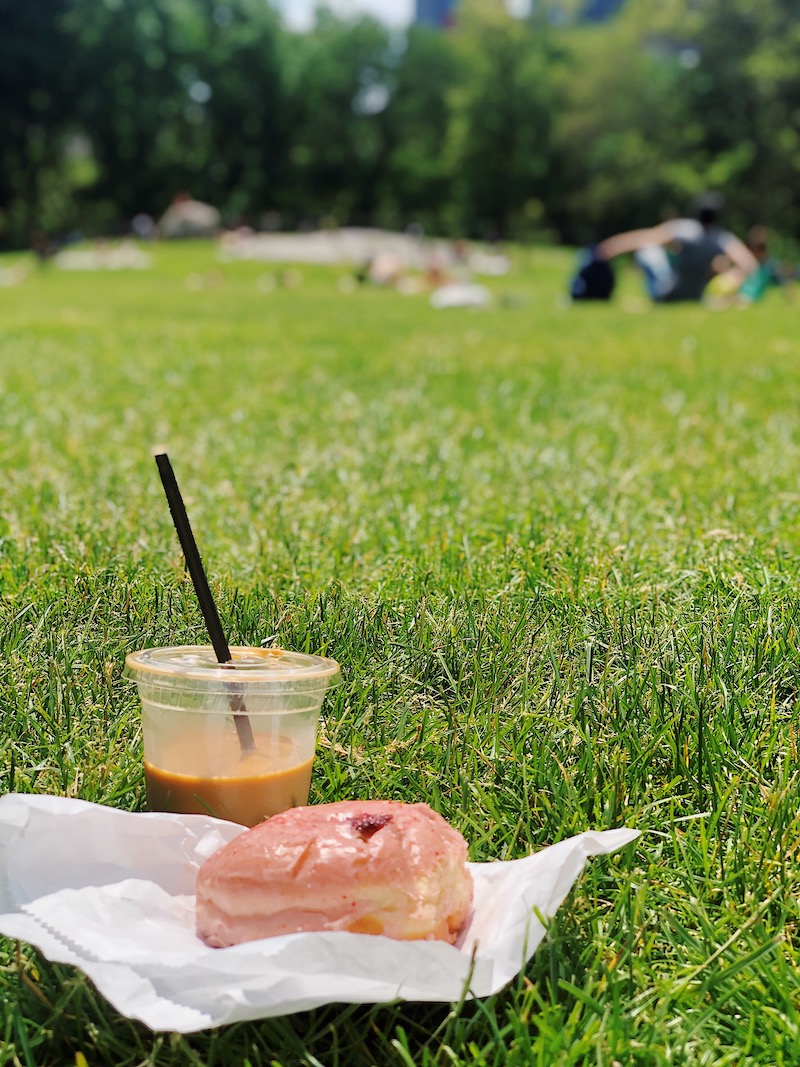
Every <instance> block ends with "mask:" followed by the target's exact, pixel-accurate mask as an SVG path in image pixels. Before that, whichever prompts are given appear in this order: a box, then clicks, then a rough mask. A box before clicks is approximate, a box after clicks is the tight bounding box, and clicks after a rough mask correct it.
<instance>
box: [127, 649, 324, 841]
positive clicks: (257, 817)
mask: <svg viewBox="0 0 800 1067" xmlns="http://www.w3.org/2000/svg"><path fill="white" fill-rule="evenodd" d="M230 651H231V656H232V661H231V664H230V665H227V664H226V665H223V664H220V663H218V662H217V659H216V657H215V655H214V650H213V648H212V647H211V646H210V645H208V646H205V645H184V646H176V647H173V648H149V649H144V650H142V651H140V652H132V653H131V654H130V655H129V656H127V657H126V659H125V669H124V672H123V673H124V675H125V677H126V678H128V679H129V680H130V681H133V682H136V684H137V686H138V688H139V697H140V699H141V702H142V729H143V738H144V769H145V780H146V783H147V806H148V807H149V808H150V810H151V811H174V812H179V813H182V814H205V815H215V816H217V818H220V819H228V820H230V821H231V822H238V823H242V824H243V825H245V826H254V825H255V824H256V823H258V822H261V821H262V820H263V819H266V818H269V816H270V815H276V814H277V813H278V812H279V811H285V810H286V808H291V807H295V806H296V805H298V804H305V803H307V801H308V791H309V786H310V784H311V767H312V764H313V761H314V749H315V746H316V738H317V724H318V722H319V714H320V709H321V707H322V701H323V699H324V697H325V694H326V692H327V691H328V690H329V689H330V688H331V687H332V686H335V685H338V684H339V681H340V675H339V664H338V663H336V661H335V660H332V659H324V658H323V657H321V656H307V655H304V654H302V653H299V652H287V651H285V650H283V649H279V648H266V649H265V648H243V647H235V648H231V650H230ZM251 740H252V745H249V744H248V742H249V741H251Z"/></svg>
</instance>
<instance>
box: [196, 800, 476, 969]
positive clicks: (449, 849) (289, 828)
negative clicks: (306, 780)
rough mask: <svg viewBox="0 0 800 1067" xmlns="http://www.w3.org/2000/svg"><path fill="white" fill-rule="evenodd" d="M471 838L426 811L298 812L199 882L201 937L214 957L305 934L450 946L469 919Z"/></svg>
mask: <svg viewBox="0 0 800 1067" xmlns="http://www.w3.org/2000/svg"><path fill="white" fill-rule="evenodd" d="M466 860H467V844H466V841H465V840H464V838H463V837H462V836H461V834H459V833H458V832H457V831H456V830H454V829H453V828H452V827H451V826H450V825H449V824H448V823H447V822H446V821H445V820H444V819H443V818H442V817H441V815H438V814H437V813H436V812H435V811H433V810H432V809H431V808H429V807H428V805H427V804H402V803H400V802H398V801H391V800H371V801H360V800H350V801H342V802H340V803H337V804H319V805H314V806H311V807H299V808H291V809H290V810H288V811H284V812H282V813H281V814H279V815H275V816H273V817H272V818H271V819H269V820H267V821H266V822H264V823H262V824H261V825H259V826H256V827H254V828H253V829H252V830H248V831H246V832H245V833H243V834H241V835H240V836H239V837H236V838H234V840H233V841H231V842H229V843H228V844H227V845H225V846H224V848H222V849H220V850H219V851H218V852H216V853H214V855H213V856H210V857H209V858H208V859H207V860H206V861H205V862H204V863H203V864H202V866H201V867H200V869H199V871H198V874H197V909H196V916H197V932H198V935H199V936H200V937H201V938H202V939H203V940H204V941H205V942H206V944H208V945H210V946H212V947H214V948H223V947H227V946H230V945H236V944H239V943H241V942H243V941H253V940H256V939H258V938H262V937H274V936H277V935H279V934H288V933H296V932H298V931H301V930H349V931H352V932H354V933H364V934H383V935H385V936H386V937H392V938H396V939H398V940H434V939H436V940H443V941H449V942H450V943H452V942H453V941H455V939H456V937H457V935H458V932H459V930H460V929H461V927H462V926H463V924H464V921H465V919H466V918H467V916H468V915H469V912H470V909H471V905H472V878H471V876H470V874H469V871H468V870H467V868H466V866H465V864H466Z"/></svg>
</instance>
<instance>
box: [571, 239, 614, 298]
mask: <svg viewBox="0 0 800 1067" xmlns="http://www.w3.org/2000/svg"><path fill="white" fill-rule="evenodd" d="M613 292H614V272H613V270H612V269H611V267H610V266H609V265H608V263H607V262H606V260H604V259H598V258H597V255H596V253H595V248H594V246H592V247H590V248H584V249H583V250H582V251H581V252H580V253H579V254H578V269H577V270H576V272H575V274H574V275H573V277H572V280H571V281H570V284H569V295H570V296H571V297H572V299H573V300H610V299H611V295H612V293H613Z"/></svg>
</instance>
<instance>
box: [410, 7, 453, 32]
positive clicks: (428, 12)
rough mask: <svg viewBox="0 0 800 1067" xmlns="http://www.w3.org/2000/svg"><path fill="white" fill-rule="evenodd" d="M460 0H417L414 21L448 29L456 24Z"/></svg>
mask: <svg viewBox="0 0 800 1067" xmlns="http://www.w3.org/2000/svg"><path fill="white" fill-rule="evenodd" d="M457 6H458V0H417V9H416V14H415V16H414V21H415V22H417V23H419V24H420V25H422V26H433V27H435V28H436V29H439V30H442V29H446V28H447V27H448V26H454V25H455V21H456V7H457Z"/></svg>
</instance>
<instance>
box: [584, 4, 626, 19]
mask: <svg viewBox="0 0 800 1067" xmlns="http://www.w3.org/2000/svg"><path fill="white" fill-rule="evenodd" d="M624 3H625V0H584V4H583V7H582V9H581V13H580V21H581V22H605V21H606V20H607V19H610V18H613V17H614V15H616V13H617V12H618V11H619V10H620V8H621V7H622V6H623V4H624Z"/></svg>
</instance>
